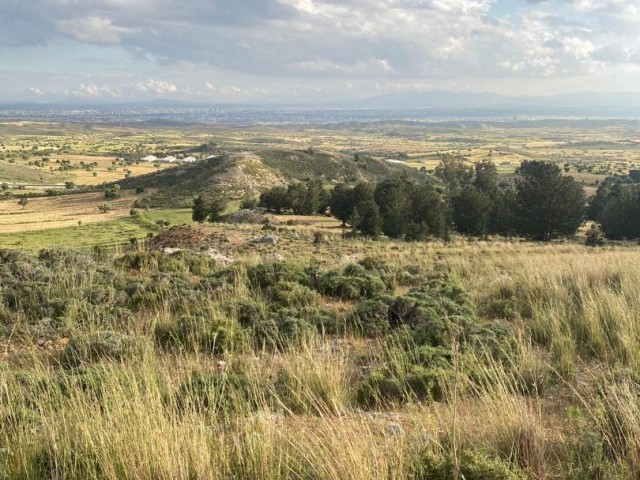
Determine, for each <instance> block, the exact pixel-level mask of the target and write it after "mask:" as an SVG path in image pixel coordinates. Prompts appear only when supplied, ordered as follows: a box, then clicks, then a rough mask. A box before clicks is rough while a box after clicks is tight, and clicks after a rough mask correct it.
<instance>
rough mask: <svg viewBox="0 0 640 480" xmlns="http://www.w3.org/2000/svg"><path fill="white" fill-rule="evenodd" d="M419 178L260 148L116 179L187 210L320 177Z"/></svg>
mask: <svg viewBox="0 0 640 480" xmlns="http://www.w3.org/2000/svg"><path fill="white" fill-rule="evenodd" d="M398 172H407V173H408V174H409V175H419V173H418V172H417V171H415V170H413V169H410V168H408V167H406V166H404V165H398V164H395V165H394V164H389V163H386V162H383V161H380V160H375V159H371V158H366V157H365V158H361V159H359V160H357V161H356V160H355V159H354V158H353V156H350V155H345V154H334V153H326V152H315V151H308V150H264V151H260V152H256V153H248V152H246V153H237V154H232V155H221V156H218V157H214V158H210V159H208V160H205V161H202V162H198V163H194V164H189V165H182V166H180V167H176V168H172V169H168V170H162V171H159V172H154V173H151V174H148V175H142V176H138V177H134V178H128V179H125V180H122V181H119V182H118V184H119V185H120V186H121V187H122V188H124V189H133V188H138V187H144V188H149V189H157V190H158V191H157V192H155V193H154V194H152V195H150V196H149V197H147V200H146V201H147V202H148V204H149V206H152V207H188V206H190V205H191V202H192V200H193V197H194V196H196V195H199V194H201V193H207V192H208V191H211V190H212V189H213V188H221V189H222V190H223V191H224V192H225V193H226V194H227V195H228V196H229V197H231V198H236V199H238V198H244V197H249V196H254V195H258V194H259V193H260V192H262V191H264V190H266V189H268V188H270V187H273V186H276V185H286V184H288V183H290V182H292V181H295V180H305V179H308V178H321V179H323V180H325V181H326V182H327V183H335V182H342V181H347V182H356V181H359V180H379V179H382V178H386V177H388V176H390V175H393V174H394V173H398Z"/></svg>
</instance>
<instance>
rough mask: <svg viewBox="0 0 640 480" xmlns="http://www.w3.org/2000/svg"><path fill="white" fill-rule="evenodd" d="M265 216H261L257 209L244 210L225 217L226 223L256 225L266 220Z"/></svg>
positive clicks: (261, 213)
mask: <svg viewBox="0 0 640 480" xmlns="http://www.w3.org/2000/svg"><path fill="white" fill-rule="evenodd" d="M267 218H268V217H267V216H265V215H264V214H263V212H262V211H261V210H257V209H244V210H238V211H237V212H234V213H231V214H230V215H227V218H226V220H225V221H226V222H227V223H250V224H254V225H258V224H260V223H264V222H265V221H266V220H267Z"/></svg>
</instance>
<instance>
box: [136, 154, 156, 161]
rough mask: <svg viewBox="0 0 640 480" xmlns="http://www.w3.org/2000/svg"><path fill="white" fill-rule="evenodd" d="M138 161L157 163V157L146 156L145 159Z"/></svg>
mask: <svg viewBox="0 0 640 480" xmlns="http://www.w3.org/2000/svg"><path fill="white" fill-rule="evenodd" d="M140 160H142V161H143V162H157V161H158V157H156V156H155V155H147V156H146V157H144V158H141V159H140Z"/></svg>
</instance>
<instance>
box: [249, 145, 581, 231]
mask: <svg viewBox="0 0 640 480" xmlns="http://www.w3.org/2000/svg"><path fill="white" fill-rule="evenodd" d="M434 175H435V177H436V178H437V179H439V183H438V184H434V183H433V182H427V181H417V180H415V179H413V178H411V177H409V176H408V175H399V176H395V177H392V178H389V179H386V180H383V181H381V182H379V183H370V182H360V183H357V184H355V185H350V184H346V183H342V184H338V185H336V186H335V187H334V188H333V189H332V190H331V191H326V190H325V189H324V188H323V185H322V182H321V181H319V180H311V181H308V182H302V183H296V184H292V185H289V186H288V187H274V188H272V189H270V190H268V191H266V192H264V193H263V194H262V195H261V197H260V206H262V207H265V208H267V209H268V210H270V211H274V212H277V213H280V212H282V211H292V212H294V213H297V214H305V215H308V214H315V213H323V212H326V211H328V212H330V213H331V215H333V216H334V217H336V218H337V219H339V220H341V221H342V223H343V225H345V226H347V225H348V226H350V227H352V228H353V229H354V230H355V231H357V232H359V233H361V234H363V235H367V236H371V237H376V236H378V235H381V234H384V235H386V236H388V237H390V238H402V239H405V240H424V239H426V238H429V237H432V238H444V239H446V238H448V237H449V235H450V233H451V231H452V230H455V231H457V232H460V233H463V234H465V235H472V236H479V237H483V236H487V235H489V234H499V235H518V236H526V237H530V238H535V239H539V240H550V239H552V238H556V237H560V236H567V235H572V234H574V233H575V232H576V231H577V229H578V228H579V227H580V225H581V224H582V222H583V219H584V214H585V209H586V198H585V194H584V189H583V188H582V186H581V185H580V184H579V183H578V182H576V181H575V180H574V179H573V178H572V177H568V176H565V175H563V174H562V172H561V169H560V168H559V167H558V166H557V165H555V164H554V163H551V162H541V161H525V162H523V163H522V165H521V166H520V168H519V169H518V171H517V176H516V178H515V180H514V181H512V182H501V181H500V177H499V175H498V171H497V169H496V166H495V165H494V164H493V162H491V161H489V160H486V161H482V162H479V163H477V164H476V165H475V166H474V167H471V166H467V165H465V164H464V161H463V160H462V159H460V158H455V157H449V158H445V159H444V160H443V161H442V162H441V163H440V165H439V166H438V167H437V168H436V170H435V172H434Z"/></svg>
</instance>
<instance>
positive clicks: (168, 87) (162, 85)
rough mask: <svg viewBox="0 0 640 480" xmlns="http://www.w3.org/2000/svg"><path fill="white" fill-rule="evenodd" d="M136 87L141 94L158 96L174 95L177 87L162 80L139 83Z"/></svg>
mask: <svg viewBox="0 0 640 480" xmlns="http://www.w3.org/2000/svg"><path fill="white" fill-rule="evenodd" d="M136 87H137V88H138V89H139V90H141V91H143V92H150V93H156V94H159V95H162V94H166V93H175V92H177V91H178V87H176V85H175V84H174V83H171V82H166V81H164V80H153V79H149V80H147V81H146V82H139V83H137V84H136Z"/></svg>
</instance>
